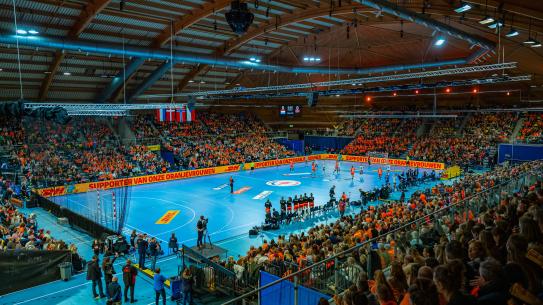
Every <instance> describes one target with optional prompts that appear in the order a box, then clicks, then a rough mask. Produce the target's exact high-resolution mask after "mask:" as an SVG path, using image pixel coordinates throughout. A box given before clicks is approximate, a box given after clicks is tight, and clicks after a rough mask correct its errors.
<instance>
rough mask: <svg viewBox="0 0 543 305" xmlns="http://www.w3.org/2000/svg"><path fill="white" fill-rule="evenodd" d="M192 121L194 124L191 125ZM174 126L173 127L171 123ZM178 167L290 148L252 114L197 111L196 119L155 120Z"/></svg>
mask: <svg viewBox="0 0 543 305" xmlns="http://www.w3.org/2000/svg"><path fill="white" fill-rule="evenodd" d="M193 125H194V127H193ZM172 126H174V127H172ZM156 128H157V129H158V130H159V131H160V132H161V134H162V137H163V139H164V140H165V143H164V147H166V148H167V149H168V150H171V151H172V152H173V154H174V157H175V165H174V166H175V167H176V168H177V169H179V170H185V169H196V168H203V167H212V166H221V165H229V164H240V163H246V162H256V161H263V160H272V159H278V158H285V157H288V156H292V155H293V152H291V151H289V150H287V149H286V148H285V147H284V146H283V145H280V144H278V143H276V142H275V141H273V140H272V139H271V138H269V137H268V135H267V132H268V131H267V130H266V128H265V126H264V124H262V123H261V122H260V121H259V120H258V119H257V118H256V117H254V116H252V115H250V114H246V113H241V114H219V113H214V112H199V113H198V119H197V121H196V122H191V123H173V124H157V125H156Z"/></svg>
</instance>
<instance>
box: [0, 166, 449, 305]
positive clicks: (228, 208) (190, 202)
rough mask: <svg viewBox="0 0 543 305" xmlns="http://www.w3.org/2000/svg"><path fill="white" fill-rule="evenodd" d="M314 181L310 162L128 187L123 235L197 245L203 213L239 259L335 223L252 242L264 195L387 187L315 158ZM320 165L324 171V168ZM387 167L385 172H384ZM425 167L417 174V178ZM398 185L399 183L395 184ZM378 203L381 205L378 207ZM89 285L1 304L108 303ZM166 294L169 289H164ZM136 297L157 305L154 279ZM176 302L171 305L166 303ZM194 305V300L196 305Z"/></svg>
mask: <svg viewBox="0 0 543 305" xmlns="http://www.w3.org/2000/svg"><path fill="white" fill-rule="evenodd" d="M317 164H318V170H317V175H316V177H311V163H308V164H295V165H294V171H293V172H291V171H290V169H289V166H288V165H287V166H278V167H272V168H265V169H258V170H255V171H254V172H250V171H242V172H236V173H233V174H221V175H214V176H207V177H199V178H193V179H187V180H177V181H171V182H165V183H158V184H147V185H141V186H136V187H133V188H132V190H131V202H130V209H129V212H128V215H127V223H126V227H125V230H124V233H125V234H129V233H130V231H131V230H133V229H135V230H136V231H138V232H145V233H147V234H149V235H152V236H156V237H158V238H159V239H160V240H162V242H163V243H162V245H163V247H164V248H167V240H168V238H169V236H170V234H171V233H172V232H175V234H176V235H177V237H178V240H179V242H180V243H184V244H186V245H188V246H193V245H195V244H196V222H197V220H198V217H199V216H200V215H204V216H206V217H208V218H209V225H208V229H209V232H210V236H211V240H212V242H213V243H215V244H218V245H220V246H221V247H223V248H226V249H227V250H228V253H227V255H228V256H230V255H231V256H234V257H237V256H238V255H243V254H245V253H246V251H247V250H248V249H249V247H250V246H251V245H255V246H258V245H260V244H261V243H262V241H263V240H264V239H266V240H268V241H269V240H270V239H273V238H276V237H277V236H278V235H288V234H290V233H295V232H300V231H303V230H306V229H308V228H310V227H312V226H314V225H316V224H320V223H330V222H333V221H335V220H336V219H337V218H338V213H337V212H336V211H334V212H330V213H328V214H327V215H321V216H319V217H316V218H313V219H310V220H307V221H304V222H296V223H292V224H290V225H288V226H282V227H281V228H280V229H279V230H277V231H267V232H262V233H261V234H260V235H258V236H255V237H249V236H248V231H249V229H250V228H251V227H253V226H255V225H260V224H261V223H262V222H263V221H264V217H265V215H264V202H265V201H266V199H267V198H269V199H270V200H271V202H272V203H273V207H274V208H276V209H277V210H279V200H280V198H281V197H283V196H284V197H285V198H287V197H289V196H291V197H294V195H299V194H303V193H307V194H308V195H309V193H313V195H314V196H315V203H316V205H320V204H324V203H325V202H326V201H328V199H329V190H330V188H331V187H332V186H333V185H335V186H336V197H339V196H341V193H342V192H345V193H346V194H347V195H348V196H349V197H350V198H351V199H352V200H358V199H359V191H358V190H359V189H360V188H361V189H363V190H370V189H373V188H374V187H376V186H381V185H382V184H384V177H383V178H382V179H379V177H378V175H377V169H378V168H379V166H380V165H371V167H369V168H368V165H367V164H360V163H350V162H342V163H341V171H340V174H339V175H335V174H332V171H333V168H334V164H335V161H318V162H317ZM351 166H355V168H356V174H355V177H354V179H351V175H350V168H351ZM360 166H363V173H364V174H363V175H362V176H360V174H359V170H360ZM323 167H324V169H325V170H324V171H323ZM383 169H385V168H383ZM403 170H406V168H402V167H392V168H391V178H390V181H391V182H392V181H393V179H392V175H393V174H400V173H401V172H402V171H403ZM422 172H423V170H420V174H421V175H422ZM230 176H232V177H233V178H234V180H235V184H234V191H239V194H230V189H229V186H228V185H227V184H228V179H229V177H230ZM397 181H398V182H399V180H398V179H397ZM435 183H439V181H438V182H432V183H426V184H421V185H419V186H418V187H417V188H414V189H411V190H409V191H408V192H407V194H406V195H407V196H409V195H410V194H411V193H412V192H414V191H415V190H417V189H424V188H428V187H431V186H432V185H433V184H435ZM110 194H111V193H110V192H108V191H104V192H101V193H100V196H101V197H102V202H109V201H110V200H108V198H107V196H111V195H110ZM399 197H400V193H399V192H395V193H393V194H392V195H391V198H393V199H397V198H399ZM95 198H96V195H89V194H76V195H68V196H63V197H57V198H55V199H54V200H55V201H56V202H57V203H59V204H61V205H64V206H66V207H67V208H70V209H72V210H74V211H76V212H78V213H81V214H83V215H88V214H90V213H93V212H91V211H92V209H93V208H95V203H93V202H92V201H93V200H96V199H95ZM375 204H380V203H379V202H376V203H375ZM102 209H103V214H105V215H103V216H104V217H112V215H111V213H112V212H111V208H110V207H107V206H102ZM168 211H174V212H177V211H178V212H179V213H178V214H177V215H176V216H175V217H174V218H173V219H171V221H170V222H169V223H167V224H156V222H157V221H158V220H159V219H160V218H161V217H162V216H164V215H165V214H166V213H167V212H168ZM358 211H359V208H354V207H353V208H349V210H347V213H354V212H358ZM28 212H34V213H37V215H38V220H39V221H40V222H41V226H42V227H44V226H47V228H48V229H50V230H51V231H52V234H53V236H55V237H57V238H62V239H65V240H69V242H71V243H76V244H77V245H78V248H79V252H80V254H81V255H82V256H83V257H84V258H85V259H89V258H90V257H91V256H92V253H91V249H90V242H91V240H92V239H91V237H90V236H88V235H86V234H84V233H81V232H78V231H74V230H72V229H69V228H66V227H63V226H60V225H58V224H56V219H55V217H53V216H52V215H51V214H49V213H48V212H47V211H43V210H41V209H39V208H38V209H31V210H29V211H28ZM124 261H125V258H120V259H119V260H118V261H117V262H116V265H117V266H116V270H117V271H121V264H123V263H124ZM179 263H180V262H179V260H178V258H177V257H176V256H165V257H162V258H160V259H159V261H158V263H157V266H158V267H160V268H161V269H162V273H163V274H164V275H166V276H174V275H175V274H176V273H177V270H178V265H179ZM90 288H91V287H90V283H89V282H88V281H86V280H85V275H84V274H80V275H76V276H75V277H74V278H73V279H72V280H70V281H68V282H63V281H56V282H52V283H48V284H45V285H41V286H38V287H34V288H30V289H26V290H23V291H19V292H15V293H12V294H8V295H5V296H0V305H3V304H47V305H52V304H105V300H103V299H102V300H97V301H95V300H94V299H92V296H91V291H90ZM168 293H169V291H168ZM136 298H137V299H139V300H140V301H139V302H138V304H146V305H147V304H154V292H153V288H152V283H151V279H149V278H146V277H145V276H141V275H139V276H138V280H137V284H136ZM169 303H173V302H169ZM197 304H199V303H197Z"/></svg>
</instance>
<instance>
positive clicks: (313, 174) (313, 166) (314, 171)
mask: <svg viewBox="0 0 543 305" xmlns="http://www.w3.org/2000/svg"><path fill="white" fill-rule="evenodd" d="M317 167H318V165H317V163H315V161H313V163H311V177H313V178H316V177H317Z"/></svg>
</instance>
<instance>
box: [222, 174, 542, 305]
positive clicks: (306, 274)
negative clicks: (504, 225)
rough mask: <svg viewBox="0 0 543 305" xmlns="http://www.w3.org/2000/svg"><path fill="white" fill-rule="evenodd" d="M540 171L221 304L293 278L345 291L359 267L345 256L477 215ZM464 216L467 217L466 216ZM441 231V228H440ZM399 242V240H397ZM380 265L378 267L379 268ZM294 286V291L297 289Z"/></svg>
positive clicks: (250, 299)
mask: <svg viewBox="0 0 543 305" xmlns="http://www.w3.org/2000/svg"><path fill="white" fill-rule="evenodd" d="M542 174H543V170H542V166H541V164H538V165H537V167H535V168H532V169H530V170H529V171H527V172H525V173H522V174H517V175H516V176H514V177H513V178H511V179H509V180H507V181H503V182H500V183H497V184H496V185H495V186H493V187H491V188H487V189H485V190H482V191H480V192H477V193H475V194H473V195H470V196H468V197H466V198H465V199H464V200H462V201H460V202H458V203H456V204H452V205H449V206H446V207H443V208H439V209H437V210H435V211H433V212H432V213H428V214H426V215H424V216H422V217H420V218H417V219H415V220H412V221H409V222H407V223H404V224H402V225H400V226H397V227H393V228H391V230H390V231H389V232H387V233H386V234H383V235H379V236H377V237H375V238H372V239H370V240H367V241H365V242H363V243H361V244H358V245H356V246H354V247H352V248H350V249H347V250H345V251H342V252H340V253H337V254H335V255H333V256H331V257H329V258H326V259H324V260H322V261H320V262H317V263H315V264H312V265H310V266H307V267H303V268H301V269H299V270H298V271H297V272H293V273H290V274H287V275H285V276H284V277H283V278H281V279H279V280H277V281H274V282H272V283H269V284H266V285H264V286H262V287H259V288H257V289H254V290H253V291H251V292H248V293H246V294H243V295H241V296H239V297H236V298H234V299H231V300H229V301H227V302H225V303H223V305H229V304H247V303H254V302H255V300H257V298H258V295H259V293H260V292H262V290H264V289H266V288H270V287H272V286H274V285H277V284H279V283H281V282H282V281H293V282H294V284H295V285H303V286H305V287H308V288H312V289H316V290H319V291H321V292H323V293H327V294H338V293H341V292H342V291H344V290H345V289H346V288H348V287H349V286H351V285H353V284H355V280H356V276H357V274H358V273H359V272H360V269H359V268H358V267H356V266H355V265H350V264H349V263H347V262H346V259H345V258H346V257H348V256H349V255H350V254H351V253H353V252H354V251H365V252H366V253H368V254H370V251H371V245H372V243H375V242H377V241H378V240H380V239H383V238H386V237H387V236H388V235H392V236H393V240H398V241H399V240H400V239H399V238H396V237H399V236H400V235H399V233H406V231H407V230H410V229H412V228H415V229H414V230H413V231H412V232H415V231H416V232H417V233H418V234H417V236H421V235H420V231H421V229H422V227H423V226H424V225H425V224H428V223H429V222H431V221H433V222H435V224H437V225H436V226H435V228H436V229H437V230H438V232H439V231H440V228H441V224H444V218H450V219H454V217H455V215H457V214H459V215H468V214H469V212H471V213H473V214H474V215H478V214H479V211H480V210H481V208H483V207H492V206H496V205H498V204H499V203H500V201H501V200H502V199H503V197H504V196H508V195H509V194H511V193H512V192H513V191H515V190H518V189H520V188H522V187H524V186H527V185H531V184H533V183H534V182H535V181H536V179H537V177H540V176H541V175H542ZM466 218H467V217H466ZM439 233H442V232H439ZM396 245H397V246H400V243H399V242H397V243H396ZM370 257H371V255H368V267H369V268H367V269H368V271H367V272H368V276H370V278H371V276H373V272H372V271H373V270H374V268H372V267H371V266H370V264H372V262H371V259H369V258H370ZM378 269H380V268H378ZM296 291H297V290H296V289H295V293H296ZM297 299H298V298H297V297H296V296H294V300H295V305H297V303H296V301H297Z"/></svg>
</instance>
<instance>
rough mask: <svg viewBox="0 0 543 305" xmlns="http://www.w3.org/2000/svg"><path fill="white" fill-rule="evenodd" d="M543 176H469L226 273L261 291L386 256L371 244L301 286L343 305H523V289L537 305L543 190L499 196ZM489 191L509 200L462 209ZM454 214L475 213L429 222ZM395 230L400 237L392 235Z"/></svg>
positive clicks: (282, 241) (536, 168)
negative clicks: (264, 285)
mask: <svg viewBox="0 0 543 305" xmlns="http://www.w3.org/2000/svg"><path fill="white" fill-rule="evenodd" d="M542 170H543V163H542V162H540V161H535V162H531V163H525V164H522V165H520V166H517V167H514V168H508V167H503V168H496V169H494V170H493V171H491V172H488V173H485V174H482V175H478V176H468V177H466V178H464V179H462V180H460V181H458V182H456V183H454V184H453V185H450V186H446V185H443V184H440V185H437V186H436V187H434V188H433V189H432V191H430V190H427V191H425V194H424V196H422V195H421V193H420V192H417V193H415V194H413V196H411V199H409V202H408V203H407V204H405V203H403V202H392V203H386V204H383V205H379V206H377V207H369V208H368V209H362V210H361V211H360V212H359V213H357V214H355V215H347V216H344V217H341V218H340V219H338V220H337V221H336V222H334V223H331V224H320V225H318V226H316V227H314V228H311V229H310V230H309V231H308V232H307V233H302V234H290V236H288V238H287V237H284V236H279V237H278V238H277V240H271V241H270V242H269V243H268V242H267V241H266V240H265V241H264V242H263V244H262V245H261V246H259V247H251V248H250V249H249V251H248V252H247V255H246V256H245V257H241V258H239V259H238V260H234V259H233V258H232V257H231V258H229V259H228V260H227V261H223V262H222V264H223V265H224V266H225V267H226V268H229V269H231V270H233V271H234V272H235V273H236V274H237V275H238V279H240V280H241V281H243V282H245V283H247V282H249V283H251V282H256V281H255V280H256V279H257V277H258V270H262V269H264V270H266V271H268V272H271V273H274V274H276V275H278V276H288V275H289V274H291V273H293V272H296V271H298V270H300V269H302V268H304V267H306V266H308V265H311V264H315V263H318V262H321V261H323V260H325V259H327V258H331V257H332V256H334V255H335V254H337V253H340V252H342V251H345V250H347V249H350V248H353V247H355V246H357V245H360V243H363V242H364V241H368V240H370V239H376V245H377V247H376V248H377V249H375V248H374V247H370V245H369V244H368V246H367V247H360V248H358V249H356V250H354V251H351V252H350V253H349V254H347V255H344V256H340V257H339V258H338V259H335V260H330V261H329V262H327V263H326V264H321V265H319V266H318V267H315V268H312V269H310V270H307V271H305V272H303V273H302V274H299V275H298V283H300V284H302V285H305V286H309V287H314V288H317V289H327V288H328V287H337V288H343V289H346V288H347V289H346V290H344V291H340V292H341V293H339V294H337V295H335V296H334V298H335V303H336V304H368V299H369V304H376V303H375V302H379V304H431V305H438V304H447V303H449V302H450V300H451V299H450V298H451V296H453V295H454V297H455V298H456V300H457V302H458V303H455V304H507V300H508V299H510V298H512V299H513V301H514V303H513V304H522V302H520V303H519V302H518V301H519V300H518V299H517V298H516V297H513V296H512V295H511V294H510V287H511V286H512V285H513V284H517V285H520V287H522V288H523V289H526V290H527V291H528V292H529V293H532V294H534V295H537V294H540V292H541V289H542V284H541V280H542V275H543V273H542V272H541V268H543V265H540V266H538V265H536V264H535V263H533V262H532V261H530V260H528V259H527V258H526V254H527V251H528V249H532V248H533V249H537V250H538V251H539V253H543V251H542V246H543V240H542V238H541V236H542V235H543V231H542V230H541V227H540V226H538V225H537V222H538V220H539V221H540V219H541V217H542V216H543V210H542V209H541V206H540V199H538V198H541V197H542V196H543V193H542V187H543V185H542V182H541V181H537V182H535V183H534V184H533V185H532V186H527V187H525V188H522V189H521V190H520V191H519V193H516V195H515V196H513V194H512V193H508V194H505V195H504V194H503V193H502V190H503V189H506V188H497V189H495V190H494V189H492V190H491V188H492V187H493V186H497V185H499V184H500V183H502V182H504V181H507V180H508V179H511V178H513V177H516V176H517V175H520V174H522V175H524V174H526V173H531V175H532V177H537V176H540V175H541V173H542ZM519 180H520V181H527V180H524V178H521V179H519ZM532 181H535V180H532ZM481 191H486V192H493V193H491V194H496V195H498V194H499V195H501V197H502V198H504V199H503V200H502V201H501V202H498V201H494V202H490V201H487V200H481V201H480V205H475V204H474V203H473V201H470V205H468V203H467V202H463V201H462V200H463V199H464V198H466V197H468V196H473V195H476V194H477V193H478V192H481ZM490 197H492V196H486V194H485V195H482V196H481V198H490ZM452 204H460V205H462V206H464V205H466V210H464V209H462V211H463V212H462V213H459V212H458V210H457V212H455V213H454V214H453V213H450V212H449V211H447V212H445V213H442V214H438V215H435V216H433V217H432V218H430V217H427V216H425V215H429V214H431V213H433V212H435V211H437V210H440V209H442V208H444V207H448V206H450V205H452ZM357 210H358V209H357ZM415 219H421V221H419V225H417V226H415V225H412V226H404V225H405V224H407V223H409V222H411V221H413V220H415ZM519 228H520V229H519ZM395 229H400V230H399V231H398V232H395V233H392V232H391V231H393V230H395ZM373 249H375V250H373ZM468 249H469V250H468ZM466 254H467V255H466ZM370 256H371V261H370ZM506 274H507V276H506ZM370 275H371V276H372V277H373V280H369V276H370ZM338 285H339V287H338ZM348 287H351V288H348ZM353 299H356V300H357V302H360V303H353V302H352V300H353ZM422 299H424V302H423V301H421V300H422ZM440 300H441V301H440ZM319 304H326V303H325V302H323V303H319ZM449 304H450V303H449Z"/></svg>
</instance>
